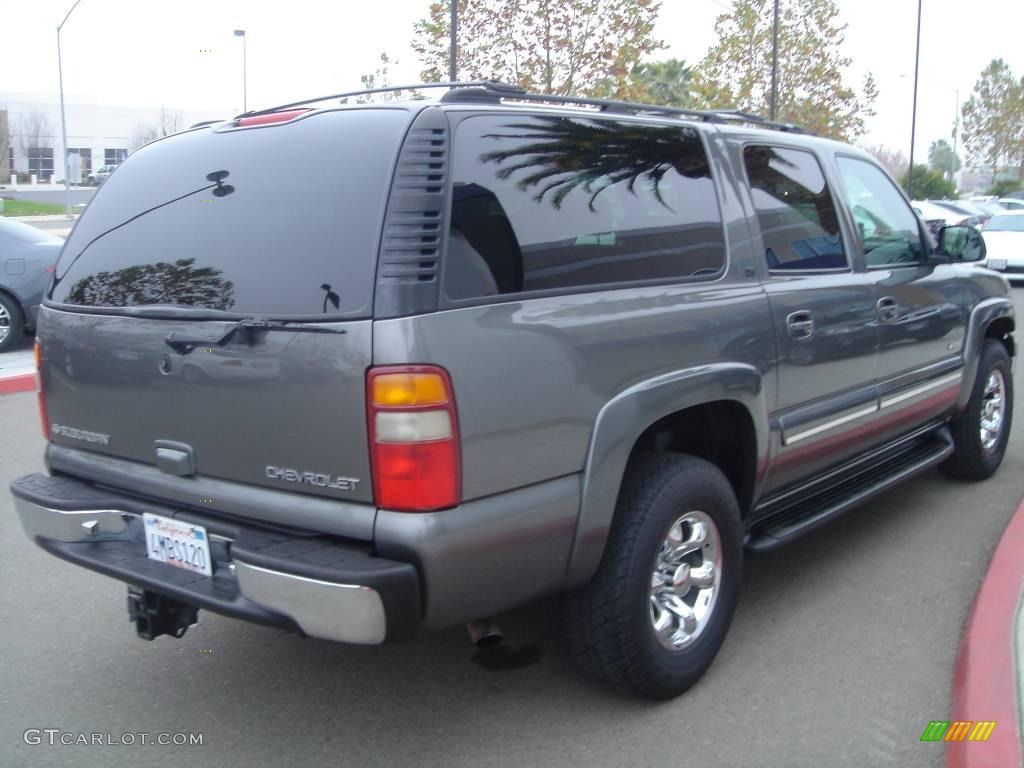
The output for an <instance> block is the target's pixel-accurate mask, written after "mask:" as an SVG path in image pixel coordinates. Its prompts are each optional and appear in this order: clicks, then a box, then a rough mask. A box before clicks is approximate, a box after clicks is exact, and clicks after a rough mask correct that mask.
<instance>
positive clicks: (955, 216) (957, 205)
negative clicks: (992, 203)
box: [927, 200, 985, 227]
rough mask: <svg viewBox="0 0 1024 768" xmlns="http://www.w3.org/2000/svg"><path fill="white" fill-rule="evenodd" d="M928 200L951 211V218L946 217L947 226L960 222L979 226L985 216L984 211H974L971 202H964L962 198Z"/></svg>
mask: <svg viewBox="0 0 1024 768" xmlns="http://www.w3.org/2000/svg"><path fill="white" fill-rule="evenodd" d="M927 202H928V203H930V204H931V205H933V206H935V207H936V208H940V209H942V210H944V211H949V218H947V219H946V224H947V226H952V225H954V224H958V225H961V226H968V227H977V226H979V225H980V224H981V220H982V219H983V218H984V216H985V214H984V213H982V212H979V211H972V210H971V209H970V208H969V205H970V203H967V204H964V203H962V202H961V201H960V200H928V201H927Z"/></svg>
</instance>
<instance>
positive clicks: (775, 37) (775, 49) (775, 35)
mask: <svg viewBox="0 0 1024 768" xmlns="http://www.w3.org/2000/svg"><path fill="white" fill-rule="evenodd" d="M778 70H779V0H775V20H774V21H773V22H772V101H771V106H770V107H769V111H768V113H769V119H770V120H774V119H775V110H776V107H777V104H778V99H779V89H778Z"/></svg>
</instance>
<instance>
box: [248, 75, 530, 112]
mask: <svg viewBox="0 0 1024 768" xmlns="http://www.w3.org/2000/svg"><path fill="white" fill-rule="evenodd" d="M427 88H486V89H487V90H488V91H493V92H495V93H497V94H504V93H508V94H512V93H522V92H523V91H522V90H521V89H520V88H517V87H516V86H514V85H509V84H508V83H501V82H498V81H497V80H471V81H467V82H454V83H416V84H414V85H389V86H386V87H384V88H364V89H363V90H359V91H347V92H345V93H332V94H330V95H328V96H317V97H316V98H313V99H303V100H302V101H293V102H290V103H288V104H278V105H277V106H274V107H267V108H265V109H258V110H250V111H249V112H243V113H242V114H240V115H238V116H236V117H235V118H233V119H235V120H238V119H239V118H243V117H256V116H257V115H268V114H271V113H273V112H279V111H280V110H282V109H291V108H292V107H304V106H305V105H307V104H315V103H316V102H318V101H327V100H329V99H348V98H351V97H353V96H369V95H371V94H374V93H394V92H396V91H418V90H423V89H427Z"/></svg>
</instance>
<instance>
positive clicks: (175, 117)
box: [157, 107, 185, 136]
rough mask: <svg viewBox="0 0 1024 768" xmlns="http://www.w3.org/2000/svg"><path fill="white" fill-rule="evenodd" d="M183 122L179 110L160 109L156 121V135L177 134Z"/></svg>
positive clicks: (182, 126)
mask: <svg viewBox="0 0 1024 768" xmlns="http://www.w3.org/2000/svg"><path fill="white" fill-rule="evenodd" d="M184 123H185V120H184V117H183V116H182V114H181V110H180V109H168V108H167V107H160V117H159V118H158V120H157V133H158V135H159V136H170V135H171V134H172V133H177V132H178V131H180V130H181V129H182V128H184V127H185V125H184Z"/></svg>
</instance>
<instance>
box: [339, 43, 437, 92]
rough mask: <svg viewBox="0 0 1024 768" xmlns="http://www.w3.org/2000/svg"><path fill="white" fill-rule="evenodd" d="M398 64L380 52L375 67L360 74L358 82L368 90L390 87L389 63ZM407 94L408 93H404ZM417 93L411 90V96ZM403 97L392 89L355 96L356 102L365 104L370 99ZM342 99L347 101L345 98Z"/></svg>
mask: <svg viewBox="0 0 1024 768" xmlns="http://www.w3.org/2000/svg"><path fill="white" fill-rule="evenodd" d="M392 64H398V60H397V59H396V60H395V61H394V62H392V61H391V57H389V56H388V55H387V54H386V53H381V55H380V62H379V63H378V64H377V69H375V70H374V71H373V72H371V73H369V74H366V75H360V76H359V82H360V83H362V84H363V88H365V89H366V90H368V91H370V90H373V89H374V88H390V87H391V65H392ZM406 96H408V94H406ZM418 96H419V94H418V93H417V92H416V91H413V98H416V97H418ZM400 98H403V95H402V92H400V91H394V92H392V93H383V94H373V95H370V96H359V97H357V98H356V103H357V104H366V103H368V102H371V101H396V100H398V99H400ZM344 101H347V99H345V100H344Z"/></svg>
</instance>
